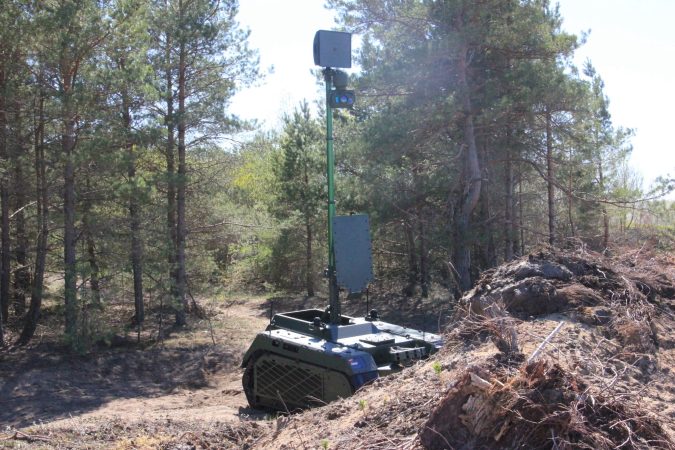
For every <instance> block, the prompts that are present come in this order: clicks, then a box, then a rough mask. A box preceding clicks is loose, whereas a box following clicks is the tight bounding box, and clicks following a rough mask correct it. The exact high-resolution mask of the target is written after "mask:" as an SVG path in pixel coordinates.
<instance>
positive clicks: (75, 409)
mask: <svg viewBox="0 0 675 450" xmlns="http://www.w3.org/2000/svg"><path fill="white" fill-rule="evenodd" d="M230 352H231V350H228V349H225V348H221V347H218V346H215V347H214V346H212V345H201V346H200V345H196V346H192V347H191V348H171V349H169V348H164V349H161V348H154V349H145V350H140V349H138V350H137V349H129V348H124V349H114V350H110V351H105V352H101V353H98V354H94V355H88V356H78V355H69V354H66V353H64V352H61V353H56V354H55V352H54V350H53V349H51V348H50V349H47V348H41V347H40V346H38V347H37V348H34V349H32V350H30V351H23V350H19V351H14V352H9V353H4V354H2V355H0V358H1V359H0V424H2V425H3V427H4V426H13V427H16V428H22V427H26V426H30V425H33V424H34V423H41V422H43V423H47V422H51V421H53V420H57V419H63V418H68V417H71V416H77V415H80V414H83V413H86V412H89V411H92V410H95V409H97V408H99V407H100V406H102V405H104V404H105V403H108V402H110V401H113V400H116V399H129V398H153V397H158V396H162V395H167V394H168V393H171V392H172V391H174V390H176V389H196V388H200V387H205V386H207V385H208V380H207V376H208V374H209V373H213V372H216V371H219V370H222V369H224V368H225V367H233V366H235V365H237V364H238V362H239V354H238V353H237V354H234V353H230Z"/></svg>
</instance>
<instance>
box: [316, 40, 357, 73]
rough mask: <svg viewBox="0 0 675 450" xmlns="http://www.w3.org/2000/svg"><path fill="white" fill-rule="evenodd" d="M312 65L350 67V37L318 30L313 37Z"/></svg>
mask: <svg viewBox="0 0 675 450" xmlns="http://www.w3.org/2000/svg"><path fill="white" fill-rule="evenodd" d="M314 64H316V65H317V66H322V67H333V68H347V69H349V68H350V67H352V35H351V33H345V32H342V31H326V30H319V31H317V32H316V34H315V35H314Z"/></svg>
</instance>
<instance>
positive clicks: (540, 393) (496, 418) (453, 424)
mask: <svg viewBox="0 0 675 450" xmlns="http://www.w3.org/2000/svg"><path fill="white" fill-rule="evenodd" d="M493 373H494V372H493V371H491V370H489V369H486V368H476V367H474V368H471V369H467V370H466V371H465V372H464V374H463V375H462V376H461V377H460V378H459V379H458V381H457V383H456V384H455V385H454V386H453V387H452V388H451V389H450V390H449V391H448V393H447V394H446V396H445V397H444V398H443V399H442V400H441V402H440V403H439V404H438V406H437V407H436V408H435V410H434V411H433V412H432V413H431V416H430V417H429V420H428V421H427V423H426V424H425V426H424V428H423V430H422V431H421V432H420V441H421V443H422V445H423V446H424V447H425V448H428V449H440V448H454V449H469V448H471V449H475V448H500V449H511V448H532V449H544V448H546V449H549V448H557V449H568V448H589V449H610V448H645V449H646V448H664V449H673V448H675V445H673V442H672V441H671V440H670V439H669V437H668V435H667V433H666V432H665V431H664V430H663V428H662V427H661V425H660V424H659V423H658V422H657V421H656V420H655V419H653V418H651V417H645V416H644V415H643V414H642V413H640V412H639V411H640V410H639V408H638V405H634V404H630V403H628V402H626V400H625V399H622V400H618V399H616V398H612V399H610V398H604V397H603V396H600V395H598V396H593V395H591V394H590V389H589V388H588V386H586V384H585V383H584V382H583V381H582V380H580V379H579V378H577V377H575V376H573V375H571V374H569V373H567V372H566V371H564V370H563V369H562V368H561V367H560V366H559V365H557V364H550V363H548V362H546V361H545V360H541V361H536V362H533V363H531V364H528V365H525V366H523V367H522V368H521V370H519V371H518V372H517V373H516V374H515V375H512V376H496V377H495V376H493V375H492V374H493Z"/></svg>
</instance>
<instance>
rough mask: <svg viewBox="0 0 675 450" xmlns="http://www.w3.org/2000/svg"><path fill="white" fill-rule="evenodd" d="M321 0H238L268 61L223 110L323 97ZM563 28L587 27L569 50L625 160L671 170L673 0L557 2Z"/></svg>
mask: <svg viewBox="0 0 675 450" xmlns="http://www.w3.org/2000/svg"><path fill="white" fill-rule="evenodd" d="M323 4H324V2H323V0H240V13H239V22H240V23H241V25H242V26H243V27H248V28H249V29H250V30H251V38H250V45H251V47H253V48H257V49H259V51H260V57H261V66H262V67H263V68H267V67H270V66H273V67H274V72H273V73H272V74H271V75H268V77H267V79H266V81H264V82H262V84H261V85H260V86H258V87H253V88H249V89H247V90H245V91H242V92H240V93H239V94H237V95H236V96H235V98H234V100H233V103H232V108H231V111H232V112H233V113H235V114H238V115H240V116H241V117H243V118H246V119H258V120H260V121H262V122H263V127H264V128H276V127H278V126H279V124H280V118H281V116H282V114H283V113H284V112H290V111H292V110H293V108H294V107H295V106H297V105H298V104H299V102H300V101H301V100H302V99H307V100H308V101H309V102H310V103H311V102H313V101H315V100H316V99H318V98H323V87H321V86H319V85H317V84H316V82H315V79H314V77H313V76H312V74H311V72H310V70H311V69H313V68H314V62H313V59H312V42H313V39H314V33H315V32H316V31H317V30H319V29H331V28H332V27H333V26H334V21H333V13H332V12H331V11H328V10H326V9H324V7H323ZM559 4H560V12H561V15H562V17H563V18H564V23H563V28H564V29H565V30H567V31H570V32H572V33H575V34H577V35H580V34H581V31H584V30H589V29H590V30H591V34H590V36H589V37H588V41H587V43H586V44H585V45H584V46H582V47H581V48H580V49H579V50H578V51H577V54H576V57H575V61H576V62H577V65H578V66H581V64H582V63H583V62H584V61H585V60H586V59H590V60H591V61H592V63H593V65H594V66H595V68H596V70H597V71H598V73H599V75H600V76H601V77H602V78H603V80H604V81H605V87H606V89H605V92H606V93H607V95H608V97H609V99H610V112H611V114H612V120H613V123H614V125H616V126H623V127H627V128H634V129H635V131H636V135H635V137H634V138H633V140H632V142H633V147H634V150H633V155H632V157H631V165H632V166H633V168H634V169H636V170H637V171H638V172H639V173H641V174H642V176H643V177H644V180H645V182H646V184H647V185H648V184H649V183H651V181H652V180H654V178H656V177H657V176H659V175H666V174H668V173H670V174H671V175H673V176H675V144H674V142H675V138H672V137H671V136H670V135H669V134H670V133H669V132H672V131H674V130H675V111H674V109H675V88H674V87H673V86H671V85H672V84H673V81H675V31H673V28H671V26H672V24H671V22H672V20H673V18H675V0H559Z"/></svg>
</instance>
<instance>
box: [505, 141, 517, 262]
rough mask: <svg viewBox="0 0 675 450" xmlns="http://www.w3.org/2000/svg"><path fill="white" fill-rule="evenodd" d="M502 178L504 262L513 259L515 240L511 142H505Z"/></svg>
mask: <svg viewBox="0 0 675 450" xmlns="http://www.w3.org/2000/svg"><path fill="white" fill-rule="evenodd" d="M505 164H506V167H505V170H504V171H505V176H504V192H505V195H504V261H506V262H509V261H511V260H512V259H513V249H514V240H515V233H514V231H515V221H514V218H513V203H514V201H513V161H512V155H511V140H510V139H507V142H506V161H505Z"/></svg>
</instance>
